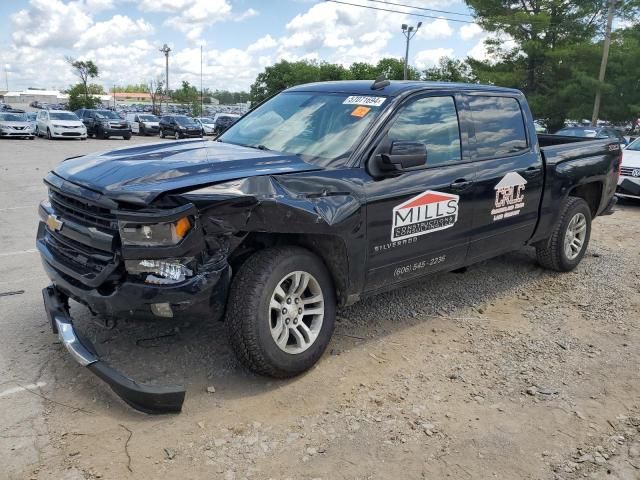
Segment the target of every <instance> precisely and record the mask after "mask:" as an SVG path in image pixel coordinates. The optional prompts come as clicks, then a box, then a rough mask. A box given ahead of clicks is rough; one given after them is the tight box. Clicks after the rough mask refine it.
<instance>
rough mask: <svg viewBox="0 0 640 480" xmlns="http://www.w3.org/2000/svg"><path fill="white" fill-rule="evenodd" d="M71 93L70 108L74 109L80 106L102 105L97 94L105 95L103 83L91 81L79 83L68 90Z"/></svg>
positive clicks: (92, 106) (93, 106)
mask: <svg viewBox="0 0 640 480" xmlns="http://www.w3.org/2000/svg"><path fill="white" fill-rule="evenodd" d="M66 93H67V94H68V95H69V110H71V111H74V110H78V109H79V108H95V107H97V106H98V105H100V99H99V98H98V97H96V96H95V95H104V94H105V91H104V88H102V85H97V84H95V83H91V84H89V85H86V86H85V85H83V84H82V83H77V84H75V85H74V86H73V87H71V88H69V89H68V90H67V92H66Z"/></svg>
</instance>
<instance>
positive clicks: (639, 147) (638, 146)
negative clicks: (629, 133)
mask: <svg viewBox="0 0 640 480" xmlns="http://www.w3.org/2000/svg"><path fill="white" fill-rule="evenodd" d="M625 150H635V151H636V152H640V138H636V139H635V140H634V141H633V142H631V143H630V144H629V145H627V148H625Z"/></svg>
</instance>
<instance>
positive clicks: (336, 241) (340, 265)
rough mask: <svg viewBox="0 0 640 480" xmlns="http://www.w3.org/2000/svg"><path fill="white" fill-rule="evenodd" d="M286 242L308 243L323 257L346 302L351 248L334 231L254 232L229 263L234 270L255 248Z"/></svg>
mask: <svg viewBox="0 0 640 480" xmlns="http://www.w3.org/2000/svg"><path fill="white" fill-rule="evenodd" d="M283 245H297V246H300V247H304V248H306V249H307V250H310V251H311V252H313V253H315V254H316V255H317V256H318V257H320V259H321V260H322V261H323V262H324V264H325V266H326V267H327V270H328V271H329V274H330V275H331V278H332V280H333V284H334V286H335V289H336V298H337V300H338V303H339V304H343V303H344V302H345V301H346V297H347V286H348V278H349V261H348V256H347V248H346V245H345V244H344V242H343V241H342V239H341V238H340V237H336V236H334V235H322V234H313V235H308V234H287V233H277V234H274V233H259V232H258V233H253V232H252V233H249V234H248V235H247V237H246V238H245V239H244V241H243V242H242V244H240V245H239V246H238V248H236V249H235V250H234V251H233V252H232V253H231V255H230V256H229V264H230V265H231V268H232V271H234V272H236V271H238V269H239V268H240V267H241V266H242V264H243V263H244V262H245V261H246V260H247V258H249V257H250V256H251V255H252V254H254V253H255V252H257V251H260V250H264V249H265V248H269V247H275V246H283Z"/></svg>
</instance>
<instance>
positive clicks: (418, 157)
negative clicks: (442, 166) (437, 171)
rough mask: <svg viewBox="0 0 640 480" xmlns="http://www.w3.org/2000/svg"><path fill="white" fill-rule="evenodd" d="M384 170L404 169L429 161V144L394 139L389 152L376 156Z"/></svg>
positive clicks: (419, 165)
mask: <svg viewBox="0 0 640 480" xmlns="http://www.w3.org/2000/svg"><path fill="white" fill-rule="evenodd" d="M376 157H377V158H376V160H377V162H378V165H379V167H380V169H381V170H382V171H387V172H388V171H398V170H399V171H402V170H406V169H409V168H414V167H421V166H423V165H424V164H425V163H427V146H426V145H425V144H424V143H421V142H410V141H394V142H392V143H391V148H390V149H389V153H380V154H378V155H377V156H376Z"/></svg>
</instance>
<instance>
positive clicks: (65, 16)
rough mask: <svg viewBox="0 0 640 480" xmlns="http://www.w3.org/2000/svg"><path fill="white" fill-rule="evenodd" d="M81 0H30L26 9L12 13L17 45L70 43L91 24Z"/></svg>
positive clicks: (40, 45) (91, 21)
mask: <svg viewBox="0 0 640 480" xmlns="http://www.w3.org/2000/svg"><path fill="white" fill-rule="evenodd" d="M83 7H84V4H82V3H76V2H74V3H68V4H65V3H64V2H61V1H59V0H31V2H30V4H29V8H28V9H23V10H20V11H18V12H17V13H15V14H13V15H11V22H12V23H13V35H12V39H13V41H14V43H15V44H16V45H17V46H30V47H62V48H68V47H71V46H72V45H73V44H74V43H75V42H76V41H77V39H78V38H79V37H80V35H81V34H82V33H84V32H85V31H86V29H87V28H89V27H90V26H91V25H92V24H93V20H92V19H91V17H90V16H89V15H88V14H87V13H85V11H84V10H83Z"/></svg>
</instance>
